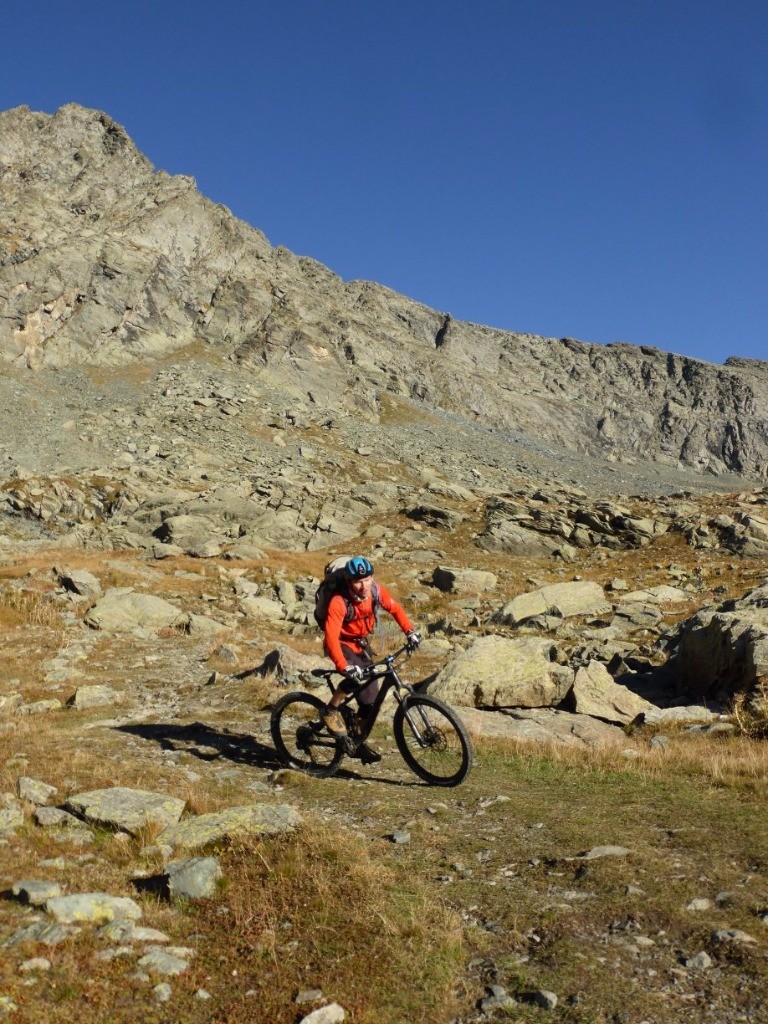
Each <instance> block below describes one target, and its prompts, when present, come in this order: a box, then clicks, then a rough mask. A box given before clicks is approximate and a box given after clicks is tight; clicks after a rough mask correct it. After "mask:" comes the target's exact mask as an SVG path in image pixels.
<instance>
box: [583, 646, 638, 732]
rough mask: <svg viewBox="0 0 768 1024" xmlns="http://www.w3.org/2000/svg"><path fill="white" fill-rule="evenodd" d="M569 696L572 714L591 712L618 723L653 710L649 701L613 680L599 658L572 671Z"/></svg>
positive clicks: (626, 722)
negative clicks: (572, 677) (572, 678)
mask: <svg viewBox="0 0 768 1024" xmlns="http://www.w3.org/2000/svg"><path fill="white" fill-rule="evenodd" d="M570 699H571V700H572V701H573V705H572V710H573V711H575V712H576V714H578V715H591V716H592V717H593V718H602V719H604V720H605V721H606V722H615V723H617V724H619V725H626V724H628V723H629V722H632V721H634V719H635V718H637V716H638V715H641V714H644V713H645V712H646V711H653V710H655V709H654V705H653V704H650V703H649V702H648V701H647V700H643V698H642V697H638V695H637V694H636V693H633V692H632V691H631V690H628V689H627V688H626V686H620V685H619V684H618V683H616V682H614V679H613V676H612V675H611V673H610V672H609V671H608V669H607V668H606V667H605V665H603V664H602V662H599V661H590V662H589V663H588V664H587V665H584V666H583V667H582V668H580V669H579V670H578V671H577V672H576V678H575V679H574V681H573V690H572V691H571V696H570Z"/></svg>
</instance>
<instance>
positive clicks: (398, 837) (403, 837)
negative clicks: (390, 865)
mask: <svg viewBox="0 0 768 1024" xmlns="http://www.w3.org/2000/svg"><path fill="white" fill-rule="evenodd" d="M390 838H391V840H392V842H393V843H396V844H397V845H398V846H402V845H403V844H404V843H410V841H411V833H410V832H402V831H400V830H399V829H398V830H397V831H395V832H393V833H392V835H391V837H390Z"/></svg>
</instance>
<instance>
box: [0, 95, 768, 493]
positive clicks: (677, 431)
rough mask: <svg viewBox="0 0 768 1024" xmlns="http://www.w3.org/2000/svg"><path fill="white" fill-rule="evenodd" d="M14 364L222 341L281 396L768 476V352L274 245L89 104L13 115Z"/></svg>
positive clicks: (3, 258)
mask: <svg viewBox="0 0 768 1024" xmlns="http://www.w3.org/2000/svg"><path fill="white" fill-rule="evenodd" d="M0 202H1V203H2V209H3V211H4V216H3V221H2V227H1V228H0V359H2V360H3V361H4V362H6V363H8V364H10V365H11V366H14V367H23V368H29V369H40V368H48V367H50V368H55V367H65V366H71V365H78V364H80V365H91V366H105V367H109V366H117V365H121V364H125V363H126V362H130V361H141V362H146V361H152V360H155V359H158V358H161V357H166V356H168V355H169V354H172V353H178V356H177V358H179V359H183V358H184V354H183V350H184V349H186V348H187V347H188V346H190V345H193V344H195V343H201V342H202V343H204V344H205V345H208V346H212V347H213V348H215V349H216V350H217V351H218V352H220V353H226V354H229V355H231V357H232V358H233V359H235V360H237V361H238V362H240V363H241V364H242V365H243V370H244V372H247V374H248V376H249V378H250V379H253V378H254V376H256V375H258V376H260V377H261V378H262V379H263V382H264V383H265V384H266V385H269V386H271V387H272V388H274V389H276V390H277V391H278V392H282V393H285V395H286V397H289V396H290V395H292V394H293V395H302V396H306V394H307V393H308V392H311V393H312V395H313V397H314V398H315V401H316V402H320V403H322V404H323V405H326V406H328V407H329V408H330V409H332V410H333V409H347V410H349V409H354V408H359V409H364V410H366V412H367V413H370V414H372V415H374V416H375V415H376V412H377V409H378V402H379V399H380V396H381V394H382V393H383V392H391V393H394V394H397V395H401V396H403V397H406V398H408V399H411V400H415V401H417V402H419V403H423V404H424V405H426V406H429V407H434V408H441V409H444V410H447V411H449V412H452V413H454V414H457V415H459V416H461V417H463V418H465V419H467V420H471V421H475V422H479V423H481V424H484V425H486V426H491V427H494V428H497V429H500V430H504V431H512V432H517V433H519V434H522V435H524V436H528V437H531V438H535V439H536V440H537V441H538V442H543V443H544V444H545V445H548V446H549V447H551V449H552V450H553V451H558V450H565V451H571V452H580V453H585V454H589V455H595V456H602V457H607V458H609V459H613V460H620V461H645V460H651V461H657V462H661V463H664V464H666V465H669V466H676V465H681V466H685V467H688V468H691V469H694V470H698V471H707V472H709V473H714V474H722V473H726V472H732V473H737V474H743V475H746V476H752V477H764V476H765V475H766V472H768V427H766V423H767V422H768V364H766V363H762V362H758V361H755V360H738V359H734V360H731V361H729V363H728V364H726V365H725V366H723V367H719V366H714V365H712V364H709V363H704V362H700V361H697V360H693V359H688V358H683V357H680V356H675V355H671V354H667V353H664V352H661V351H659V350H657V349H652V348H647V347H635V346H632V345H626V344H617V345H609V346H601V345H591V344H586V343H581V342H576V341H573V340H571V339H560V340H557V339H552V338H541V337H536V336H533V335H525V334H515V333H510V332H505V331H499V330H493V329H490V328H486V327H481V326H477V325H474V324H469V323H462V322H460V321H456V320H454V319H452V318H451V317H450V316H449V315H448V314H444V313H440V312H437V311H435V310H432V309H429V308H428V307H426V306H423V305H421V304H419V303H417V302H414V301H412V300H410V299H408V298H405V297H403V296H401V295H398V294H396V293H394V292H392V291H390V290H388V289H386V288H383V287H381V286H379V285H376V284H372V283H369V282H361V281H351V282H344V281H343V280H342V279H341V278H339V277H338V276H337V275H336V274H334V273H333V272H332V271H330V270H328V269H327V268H326V267H323V266H322V265H321V264H319V263H317V262H315V261H313V260H311V259H307V258H305V257H300V256H296V255H294V254H292V253H290V252H289V251H287V250H286V249H284V248H282V247H272V246H271V245H270V244H269V242H268V241H267V240H266V238H265V237H264V236H263V235H262V234H261V233H260V232H259V231H257V230H256V229H254V228H252V227H250V226H249V225H247V224H245V223H244V222H243V221H240V220H238V219H237V218H235V217H234V216H232V214H231V213H230V212H229V211H228V210H227V209H226V208H225V207H223V206H220V205H217V204H214V203H212V202H210V201H209V200H207V199H206V198H205V197H204V196H202V195H201V194H200V193H199V192H198V191H197V189H196V187H195V183H194V181H193V180H192V179H191V178H188V177H181V176H169V175H168V174H166V173H165V172H163V171H155V170H154V169H153V167H152V165H151V164H150V163H149V161H148V160H147V159H146V158H145V157H144V156H143V155H142V154H141V153H140V152H139V151H138V150H137V149H136V147H135V146H134V144H133V143H132V142H131V140H130V139H129V137H128V136H127V134H126V133H125V131H124V129H123V128H121V127H120V126H119V125H117V124H115V123H114V122H113V121H112V120H111V119H110V118H109V117H107V116H106V115H105V114H103V113H101V112H98V111H93V110H87V109H85V108H83V107H79V106H77V105H75V104H69V105H67V106H65V107H62V108H61V109H60V110H59V111H58V112H57V113H56V114H54V115H52V116H49V115H47V114H43V113H34V112H31V111H30V110H28V109H27V108H26V107H20V108H17V109H14V110H10V111H6V112H5V113H2V114H0Z"/></svg>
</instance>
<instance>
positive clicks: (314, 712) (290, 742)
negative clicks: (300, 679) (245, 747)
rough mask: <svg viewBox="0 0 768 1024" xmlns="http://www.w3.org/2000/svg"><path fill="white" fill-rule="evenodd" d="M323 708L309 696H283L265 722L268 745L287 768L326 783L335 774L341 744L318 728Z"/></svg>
mask: <svg viewBox="0 0 768 1024" xmlns="http://www.w3.org/2000/svg"><path fill="white" fill-rule="evenodd" d="M324 708H325V704H324V703H323V701H322V700H320V698H319V697H315V696H314V695H313V694H311V693H306V692H302V691H298V690H297V691H295V692H293V693H286V694H285V696H283V697H281V698H280V700H279V701H278V702H277V704H275V706H274V708H273V709H272V714H271V716H270V720H269V730H270V732H271V734H272V742H273V743H274V744H275V749H276V750H277V753H278V756H279V758H280V760H281V761H282V762H283V764H284V765H286V767H288V768H297V769H298V770H299V771H302V772H306V773H307V774H308V775H314V776H315V777H316V778H320V779H326V778H328V777H329V776H331V775H334V774H335V773H336V772H337V771H338V770H339V764H340V763H341V759H342V758H343V757H344V748H343V743H342V742H340V741H338V740H336V739H334V737H333V736H331V734H330V733H329V732H328V730H327V729H325V728H324V727H323V726H322V725H321V724H320V714H321V712H322V711H323V709H324Z"/></svg>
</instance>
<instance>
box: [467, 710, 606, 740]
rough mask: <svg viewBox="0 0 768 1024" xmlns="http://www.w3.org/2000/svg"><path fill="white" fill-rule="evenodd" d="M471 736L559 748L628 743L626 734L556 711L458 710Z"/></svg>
mask: <svg viewBox="0 0 768 1024" xmlns="http://www.w3.org/2000/svg"><path fill="white" fill-rule="evenodd" d="M458 711H459V714H460V716H461V719H462V721H463V722H464V724H465V725H466V726H467V728H468V729H469V731H470V732H471V733H472V735H474V736H477V737H487V738H489V739H500V740H515V741H517V742H520V743H535V744H538V745H540V744H548V743H551V744H554V745H556V746H561V745H564V746H584V747H607V746H616V745H620V744H623V743H625V742H626V736H625V734H624V731H623V730H622V729H621V728H620V727H619V726H617V725H609V724H608V723H607V722H602V721H600V720H598V719H596V718H590V717H589V716H588V715H575V714H573V713H571V712H568V711H558V710H555V709H553V708H520V709H517V710H514V711H512V710H502V711H482V710H479V709H477V708H467V707H462V708H458Z"/></svg>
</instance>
